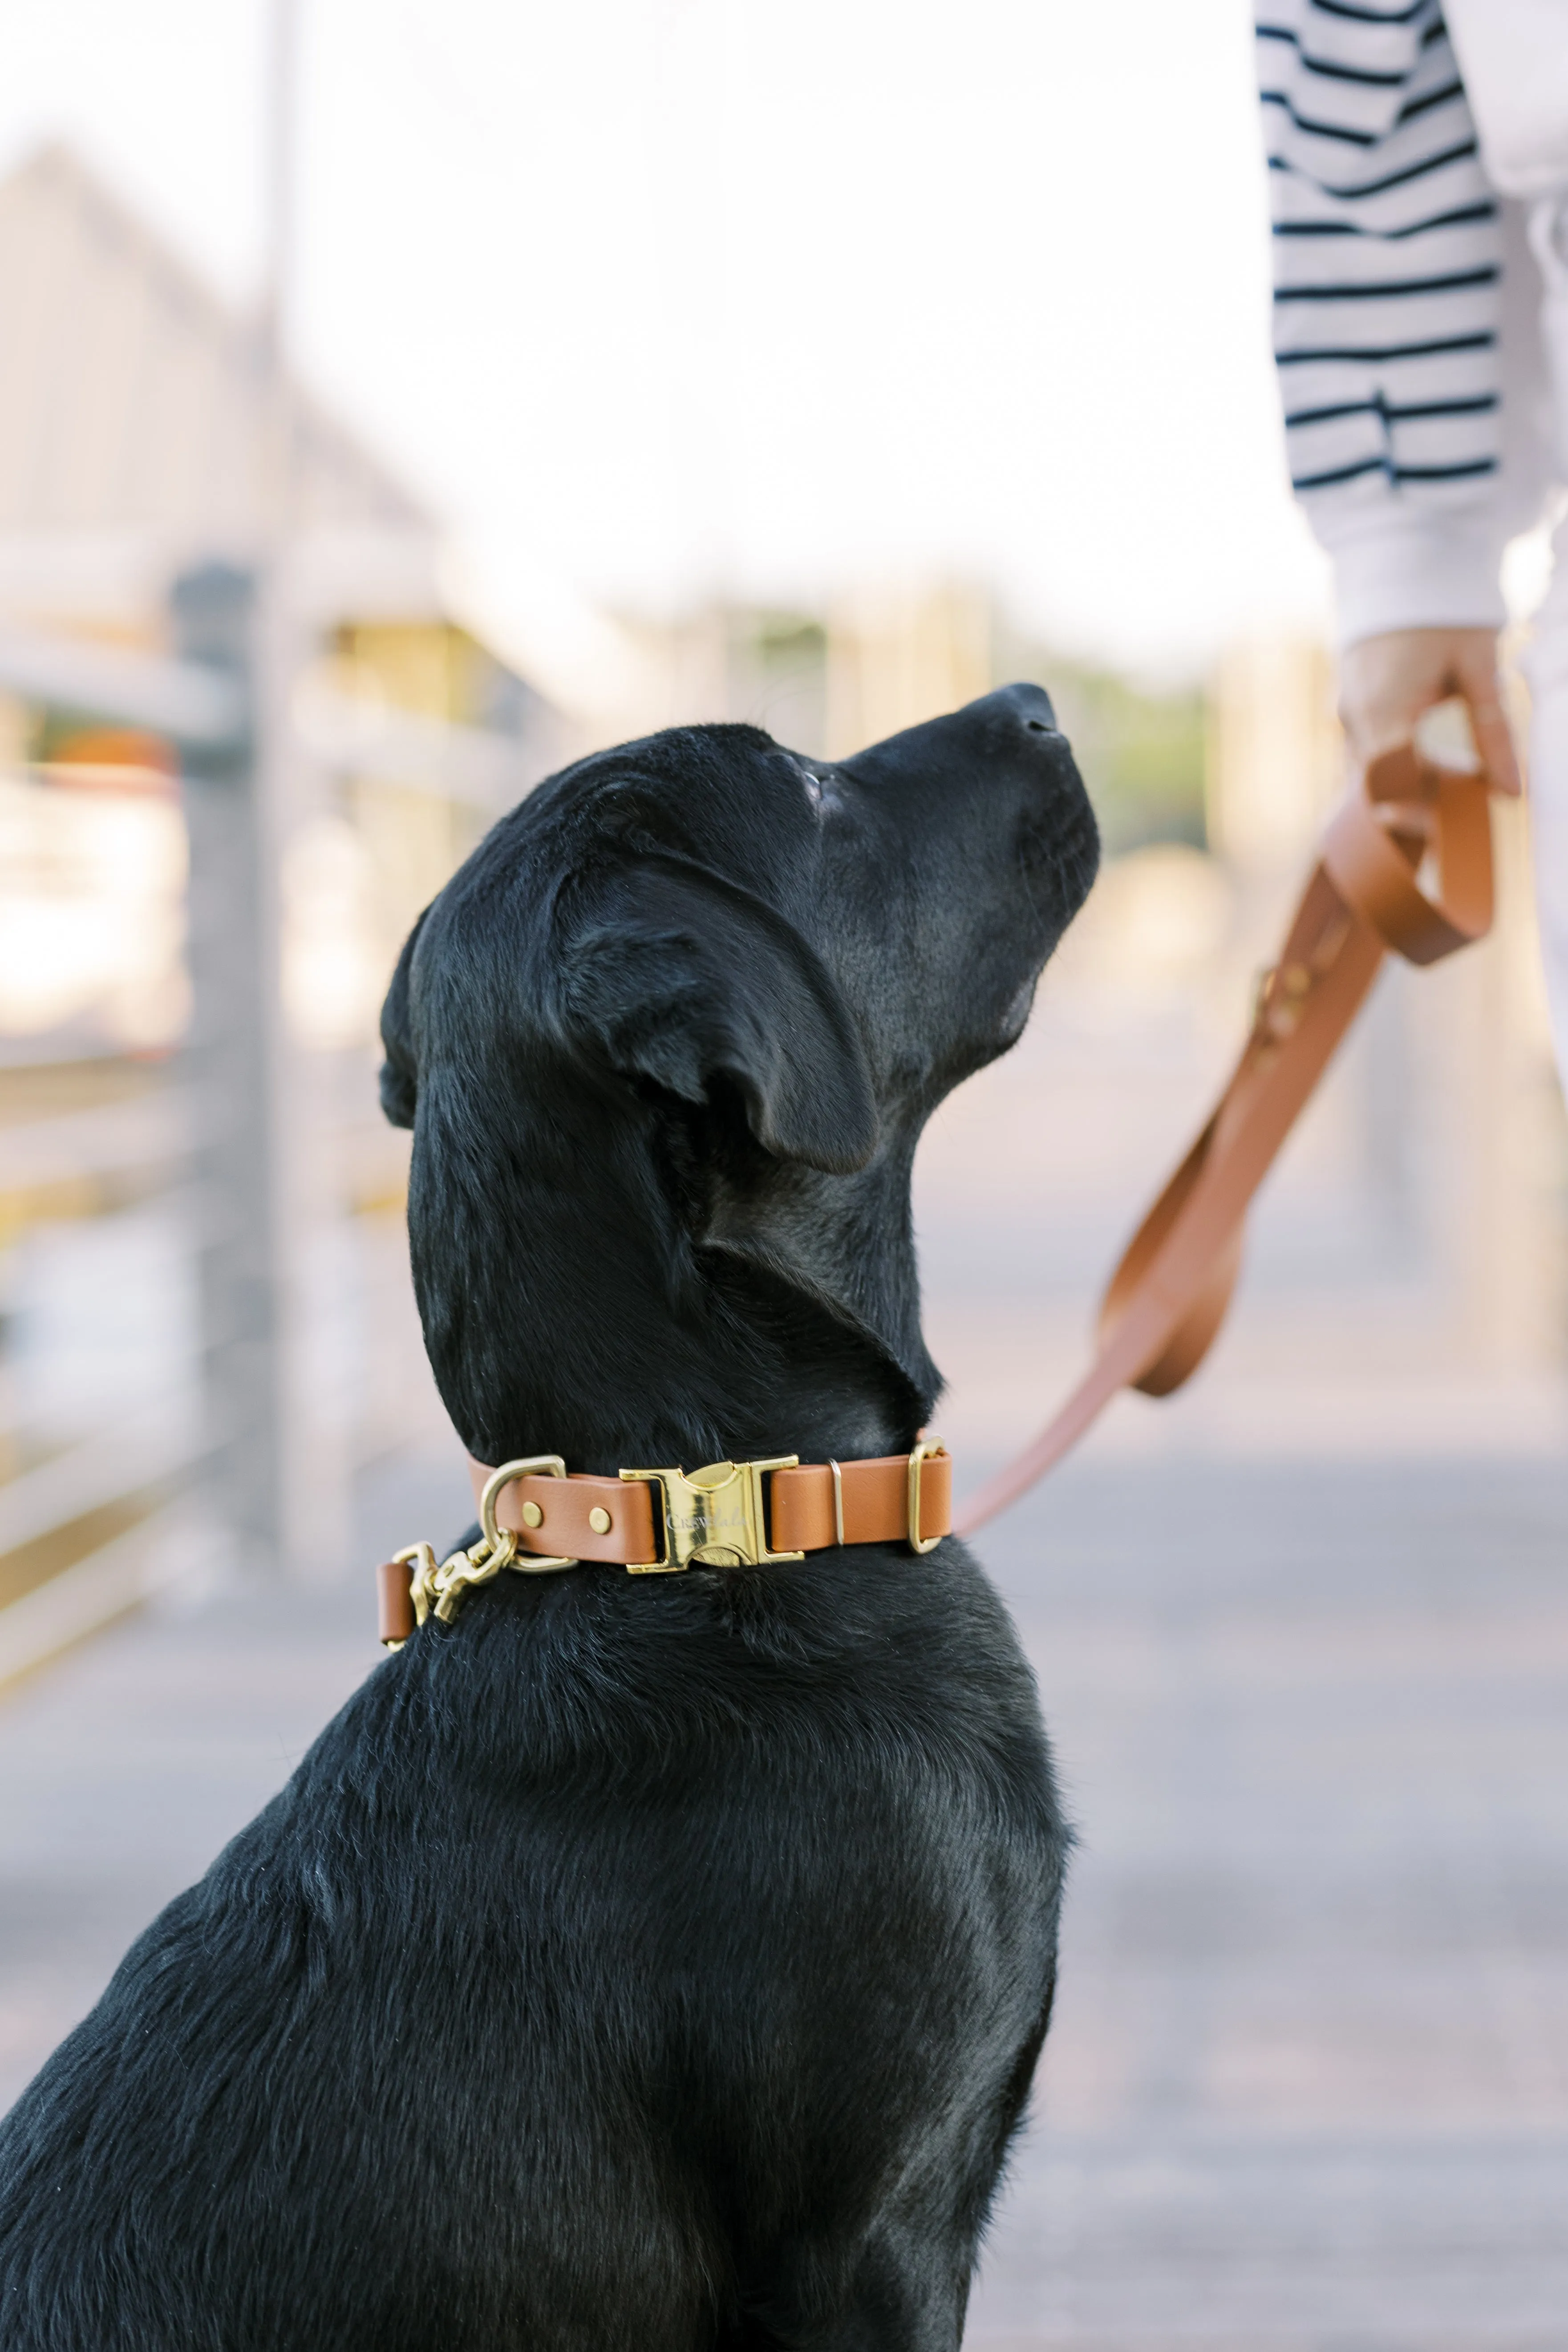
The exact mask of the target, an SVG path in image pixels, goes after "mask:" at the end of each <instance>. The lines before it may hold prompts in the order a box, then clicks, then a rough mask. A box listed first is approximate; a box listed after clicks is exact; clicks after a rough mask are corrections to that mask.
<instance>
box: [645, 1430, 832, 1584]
mask: <svg viewBox="0 0 1568 2352" xmlns="http://www.w3.org/2000/svg"><path fill="white" fill-rule="evenodd" d="M799 1461H800V1456H799V1454H777V1455H776V1456H774V1458H773V1460H772V1461H768V1462H710V1463H709V1464H708V1465H707V1467H706V1468H705V1469H702V1470H693V1472H692V1473H691V1475H690V1476H689V1477H688V1476H687V1475H686V1473H685V1471H684V1470H623V1471H622V1472H621V1475H622V1477H623V1478H642V1479H646V1480H647V1482H648V1484H649V1485H650V1486H657V1487H658V1491H659V1499H660V1501H661V1502H662V1504H663V1506H664V1552H663V1556H662V1557H661V1558H660V1559H642V1560H628V1561H627V1563H626V1574H627V1575H628V1576H671V1575H674V1574H675V1573H676V1571H677V1570H679V1569H683V1568H691V1567H693V1566H696V1567H698V1568H772V1567H773V1565H774V1564H775V1563H776V1562H777V1561H780V1560H788V1559H805V1553H804V1552H803V1551H770V1550H769V1549H768V1538H767V1517H766V1513H765V1509H764V1507H763V1477H764V1475H766V1473H767V1472H768V1471H770V1470H793V1469H795V1467H796V1465H797V1464H798V1463H799Z"/></svg>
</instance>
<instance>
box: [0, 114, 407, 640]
mask: <svg viewBox="0 0 1568 2352" xmlns="http://www.w3.org/2000/svg"><path fill="white" fill-rule="evenodd" d="M0 320H4V329H3V332H4V338H5V364H4V366H3V367H0V597H4V598H5V601H7V602H9V603H10V604H13V605H14V606H15V605H27V606H31V607H33V608H35V609H39V608H45V609H47V608H51V607H57V606H66V607H69V606H73V605H74V606H78V607H80V606H82V605H84V604H85V605H88V606H90V607H91V608H92V609H93V610H95V611H97V612H100V613H106V612H107V611H108V610H110V609H119V608H127V609H129V610H132V611H134V610H136V609H139V608H144V607H145V606H146V604H148V603H149V602H150V601H151V600H152V599H153V598H155V597H156V596H157V595H158V594H159V593H161V591H162V588H163V583H165V582H166V580H167V579H168V577H169V575H170V573H171V572H173V571H174V569H176V568H177V567H178V566H179V565H180V564H182V563H184V562H188V561H190V560H191V559H192V558H193V557H195V556H197V555H211V554H215V553H226V554H233V555H237V556H243V555H245V554H247V553H248V552H251V551H254V549H255V547H256V545H257V543H258V540H259V539H260V537H261V535H262V529H263V525H264V522H265V520H266V517H265V515H264V512H263V498H264V494H265V475H264V465H265V460H266V456H267V447H268V444H267V436H266V434H265V431H264V423H265V420H266V416H267V414H268V410H267V378H266V373H265V369H264V366H263V355H262V351H261V347H260V343H259V339H258V331H257V328H256V324H255V322H254V321H253V320H249V319H247V318H246V317H244V316H242V315H241V314H239V313H238V312H237V311H236V310H232V309H230V308H229V307H228V306H227V305H226V303H224V302H223V301H222V300H220V299H219V298H218V297H217V296H216V294H215V293H214V292H213V291H212V290H211V289H210V288H208V287H207V286H205V285H204V284H203V283H202V281H201V280H200V278H198V277H196V276H195V273H194V272H193V271H192V270H191V269H190V268H188V267H187V266H186V264H185V263H184V261H182V260H181V259H180V258H179V257H178V256H177V255H175V254H174V252H172V251H171V250H170V248H169V247H167V246H166V245H165V244H164V243H163V241H162V239H161V238H160V237H159V236H156V235H155V234H154V233H153V230H151V229H150V228H149V227H148V226H146V224H145V223H144V222H143V221H142V220H140V219H139V218H138V217H137V215H135V214H134V212H132V210H131V209H130V208H129V207H128V206H127V205H125V204H124V203H123V202H122V201H121V198H120V197H118V196H117V195H115V194H113V193H111V191H110V190H109V189H108V188H107V187H105V186H104V185H103V184H102V183H101V182H100V181H99V180H98V179H97V178H96V177H95V175H94V174H93V173H92V172H91V171H89V169H88V167H87V166H86V165H85V164H84V163H82V162H81V161H80V159H79V157H78V156H76V155H75V154H73V153H72V152H70V151H69V150H68V149H67V148H65V147H62V146H50V147H47V148H46V149H44V150H43V151H42V152H39V153H38V154H37V155H35V156H34V157H33V158H32V159H31V160H30V161H29V162H27V163H25V164H24V165H22V167H21V168H20V169H19V170H18V171H16V173H13V174H12V176H11V177H10V178H9V179H8V180H6V181H5V182H4V183H3V184H0ZM285 399H286V410H285V415H286V419H287V432H288V446H289V481H290V503H291V520H292V524H293V527H294V529H295V530H296V531H297V533H298V541H299V544H300V550H301V558H302V562H303V564H304V569H305V572H306V575H307V579H308V581H309V582H310V583H311V584H312V585H313V586H314V589H315V592H316V593H317V595H318V596H319V598H320V600H321V603H322V604H323V605H324V606H326V607H328V608H331V607H333V606H336V607H337V608H338V609H353V610H354V611H355V612H357V613H359V614H368V613H371V612H374V611H376V610H381V611H387V612H391V611H395V612H397V613H399V614H402V615H405V616H406V617H413V615H414V614H416V613H417V612H420V611H425V610H429V611H434V610H435V609H436V608H437V606H438V604H439V602H440V599H439V598H438V596H437V591H436V584H435V576H436V575H435V563H436V551H437V543H438V530H437V523H436V521H435V519H434V518H433V517H432V516H431V515H430V513H429V512H428V511H427V510H426V509H425V508H424V507H423V506H422V505H421V503H420V502H419V500H418V499H416V498H415V497H414V496H413V495H412V494H411V493H410V492H409V491H408V490H407V489H406V488H405V487H404V485H403V484H402V483H401V482H399V481H398V479H397V478H396V477H395V475H394V474H393V473H392V472H391V471H390V470H389V469H388V468H387V467H384V465H383V464H382V463H381V462H380V460H379V459H378V458H376V457H374V456H373V455H372V454H371V452H370V451H368V450H367V449H365V448H364V447H363V446H362V445H361V443H360V442H359V441H358V440H357V439H356V438H355V436H353V434H352V433H351V432H349V431H348V430H347V429H346V428H345V427H344V426H343V425H341V424H340V423H338V421H337V420H336V419H335V418H333V417H332V416H331V415H329V414H328V413H327V412H326V411H325V410H324V409H323V408H322V407H321V405H320V404H318V403H317V402H316V401H314V400H313V399H311V398H310V395H309V394H307V393H306V392H305V391H304V390H303V389H301V388H300V386H299V385H298V384H297V383H291V384H290V385H289V387H288V389H287V392H286V394H285Z"/></svg>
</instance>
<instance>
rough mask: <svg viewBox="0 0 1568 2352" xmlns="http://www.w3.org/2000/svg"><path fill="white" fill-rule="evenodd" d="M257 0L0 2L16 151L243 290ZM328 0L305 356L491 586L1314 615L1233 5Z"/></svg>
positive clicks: (1171, 627) (314, 26)
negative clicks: (980, 590) (908, 597)
mask: <svg viewBox="0 0 1568 2352" xmlns="http://www.w3.org/2000/svg"><path fill="white" fill-rule="evenodd" d="M263 5H264V0H134V5H127V0H11V5H10V6H9V7H8V8H7V10H6V11H5V29H4V31H3V33H0V166H5V165H8V164H9V163H11V162H12V161H14V160H15V159H16V158H17V157H18V156H19V155H20V154H21V153H23V152H26V149H27V148H28V147H29V146H31V145H32V144H33V143H35V142H37V141H38V140H39V139H41V138H44V137H47V136H56V135H64V136H66V137H68V138H69V139H70V140H71V141H73V142H75V143H76V144H78V145H79V147H80V148H81V150H82V151H83V152H84V153H85V154H87V155H88V157H89V160H91V161H93V162H94V163H96V164H97V165H98V167H99V168H100V171H102V172H103V173H105V174H106V176H108V177H109V178H110V180H111V181H112V182H113V183H114V184H117V185H118V186H119V187H120V188H121V190H122V191H123V192H124V193H125V194H127V195H129V196H130V197H132V199H133V200H134V201H135V202H137V203H138V204H139V205H141V206H142V209H143V210H144V211H146V212H147V213H148V214H149V215H151V216H152V217H153V220H154V221H155V222H156V224H157V225H158V226H161V227H162V228H163V230H164V231H165V232H166V233H167V234H168V235H169V236H172V237H173V238H174V239H175V240H176V241H177V242H178V243H179V244H180V245H181V246H182V247H184V249H185V250H186V252H187V253H188V254H190V255H191V256H192V257H194V258H195V260H196V261H197V263H198V264H199V265H200V266H201V267H202V268H205V271H206V272H207V273H208V274H209V275H210V276H211V277H213V278H215V279H216V281H217V282H218V283H219V284H220V285H221V286H222V287H223V288H225V289H226V290H227V291H229V292H230V293H231V294H235V295H241V296H243V295H245V294H247V293H248V292H250V291H252V290H253V289H254V288H255V285H256V282H257V275H258V266H259V256H260V243H261V238H260V225H261V219H262V199H261V167H260V158H261V110H262V99H261V91H262V58H263V42H262V26H263V21H264V19H263V14H262V9H263ZM303 5H304V8H305V16H306V25H307V31H308V37H307V42H306V53H305V61H304V71H303V75H302V83H303V94H302V108H303V112H302V118H301V120H302V165H301V173H300V218H301V235H300V249H299V268H298V281H297V284H298V310H297V341H298V349H299V352H300V358H301V361H302V362H303V364H304V366H305V368H306V370H307V371H308V373H310V375H311V376H312V377H313V379H314V380H315V382H316V383H317V384H318V386H319V387H320V388H321V390H323V391H324V392H325V393H326V394H327V395H328V396H329V398H330V399H331V401H332V402H333V403H334V404H336V405H337V407H338V408H339V409H340V411H341V412H342V414H343V415H345V417H346V418H347V419H348V420H349V421H351V422H352V423H353V424H354V425H357V426H358V427H359V428H360V429H361V430H362V431H363V434H364V435H365V436H366V437H367V438H368V439H369V440H370V441H371V442H372V443H373V444H374V445H375V446H379V447H380V448H381V449H382V450H383V451H384V454H385V455H386V456H387V457H390V458H392V459H393V460H394V461H395V463H396V464H397V465H398V466H399V467H401V468H402V469H403V470H404V471H405V473H406V474H407V475H408V476H409V477H410V478H411V479H412V481H413V482H414V484H415V485H416V487H417V488H420V489H422V490H423V491H424V492H425V493H426V496H428V497H429V498H430V499H432V500H433V501H434V502H435V504H436V505H437V508H438V509H440V510H441V511H442V512H444V513H445V514H446V515H447V516H448V517H449V518H450V520H452V522H453V524H454V525H455V526H456V528H457V530H458V532H459V534H460V536H461V540H462V541H463V543H464V545H465V546H466V547H467V549H468V551H469V554H470V558H471V560H472V562H474V564H475V565H476V566H477V567H478V568H479V572H480V574H481V575H482V576H483V577H484V578H485V579H486V580H487V581H488V582H489V583H490V590H491V593H492V596H493V595H497V594H499V595H500V596H502V597H504V598H510V599H511V600H512V601H513V602H514V604H516V605H517V607H518V608H519V609H520V610H521V609H522V608H523V607H525V606H527V605H528V604H530V603H532V604H535V605H537V604H538V603H539V601H540V599H541V597H542V595H543V596H544V597H545V598H546V599H548V597H549V595H550V594H552V593H554V590H555V587H556V585H557V584H558V585H559V589H560V591H561V593H562V594H563V596H566V595H568V594H569V593H570V594H575V595H578V596H582V597H587V598H591V599H599V600H604V601H608V602H612V603H622V604H626V603H630V604H640V605H643V606H645V607H658V606H668V605H669V604H673V603H676V602H678V601H679V600H680V599H681V598H683V597H685V596H688V595H689V594H692V593H698V592H700V591H702V590H705V589H710V588H720V589H727V590H729V591H731V592H732V593H742V594H751V595H757V596H762V597H776V598H780V599H788V598H792V597H805V598H809V597H815V596H818V595H821V594H823V593H827V592H830V591H831V590H832V589H833V588H835V587H836V586H838V585H842V584H847V583H858V582H865V581H876V580H879V579H885V578H889V577H894V576H907V575H908V574H909V573H910V572H922V573H923V572H939V571H942V570H943V569H948V570H954V571H958V572H963V573H964V574H966V575H969V576H974V577H979V578H984V579H988V580H991V581H993V582H994V583H995V584H996V585H997V586H998V587H999V588H1000V589H1001V591H1002V592H1003V593H1004V594H1005V596H1006V597H1007V598H1008V599H1009V601H1010V602H1011V604H1012V605H1013V607H1014V609H1015V610H1016V612H1017V614H1018V615H1019V617H1020V618H1021V619H1023V620H1024V621H1025V622H1026V623H1028V624H1032V625H1036V626H1037V627H1039V628H1041V629H1042V630H1043V631H1045V632H1046V633H1047V634H1048V635H1051V636H1052V637H1053V638H1054V639H1055V641H1056V642H1057V643H1058V645H1060V646H1064V647H1066V648H1069V649H1072V650H1085V651H1091V652H1095V653H1098V654H1100V655H1105V656H1111V657H1113V658H1118V659H1122V660H1127V661H1131V662H1132V663H1134V664H1137V665H1143V666H1152V667H1161V668H1173V667H1184V666H1185V665H1187V664H1191V663H1194V662H1197V661H1199V660H1202V659H1204V658H1205V657H1206V656H1207V655H1208V654H1209V653H1211V652H1212V651H1213V649H1214V648H1215V646H1216V645H1217V644H1218V643H1220V642H1221V641H1222V640H1223V639H1224V638H1225V637H1226V635H1230V634H1231V633H1233V632H1235V631H1237V629H1241V628H1247V627H1252V626H1256V625H1260V624H1261V625H1268V623H1270V622H1271V621H1273V620H1275V619H1278V618H1289V617H1291V616H1300V615H1302V614H1312V613H1316V612H1319V611H1321V608H1322V599H1323V574H1322V570H1321V564H1320V562H1319V560H1318V558H1317V556H1316V554H1315V552H1314V551H1313V550H1312V548H1311V546H1310V541H1309V540H1308V537H1307V534H1306V531H1305V528H1304V526H1303V525H1302V524H1301V522H1300V520H1299V518H1298V517H1297V515H1296V514H1295V511H1294V509H1292V507H1291V505H1290V502H1289V496H1288V493H1287V491H1286V489H1285V487H1284V478H1283V472H1282V465H1281V458H1280V453H1279V425H1278V414H1277V408H1276V401H1275V393H1274V386H1273V382H1272V375H1271V371H1270V366H1269V362H1268V342H1267V337H1268V323H1267V318H1268V306H1267V267H1268V260H1267V238H1266V234H1265V226H1264V195H1263V173H1262V167H1261V163H1260V161H1259V149H1258V129H1257V121H1256V108H1255V101H1254V99H1253V95H1252V81H1251V44H1250V39H1249V12H1248V7H1247V0H1187V5H1173V0H1117V5H1114V6H1111V5H1096V0H964V5H962V6H952V5H950V6H947V7H938V6H936V5H931V0H899V5H893V0H791V5H789V6H788V7H768V6H764V5H761V0H576V5H572V0H564V5H563V0H553V4H552V5H550V6H548V7H547V6H543V5H523V0H439V5H437V0H303Z"/></svg>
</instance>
